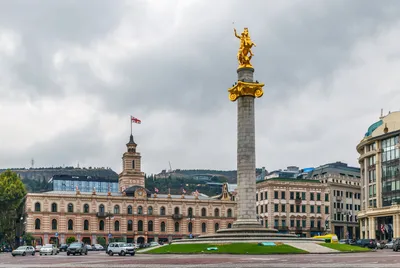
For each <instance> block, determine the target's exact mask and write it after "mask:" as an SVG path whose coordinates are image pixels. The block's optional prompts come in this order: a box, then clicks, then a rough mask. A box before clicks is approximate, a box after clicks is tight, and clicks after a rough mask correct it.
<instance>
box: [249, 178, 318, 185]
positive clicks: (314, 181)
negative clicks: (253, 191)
mask: <svg viewBox="0 0 400 268" xmlns="http://www.w3.org/2000/svg"><path fill="white" fill-rule="evenodd" d="M268 181H281V182H298V183H317V184H321V182H320V181H319V180H311V179H295V178H282V177H277V178H270V179H267V180H263V181H258V182H257V183H262V182H268Z"/></svg>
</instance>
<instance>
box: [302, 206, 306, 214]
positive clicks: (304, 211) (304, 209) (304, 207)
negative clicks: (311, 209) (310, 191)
mask: <svg viewBox="0 0 400 268" xmlns="http://www.w3.org/2000/svg"><path fill="white" fill-rule="evenodd" d="M301 212H302V213H307V211H306V205H301Z"/></svg>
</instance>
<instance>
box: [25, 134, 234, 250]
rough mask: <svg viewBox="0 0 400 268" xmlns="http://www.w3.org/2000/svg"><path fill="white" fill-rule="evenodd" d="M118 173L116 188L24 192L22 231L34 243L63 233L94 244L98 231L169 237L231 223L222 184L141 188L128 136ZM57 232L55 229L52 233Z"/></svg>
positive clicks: (129, 237)
mask: <svg viewBox="0 0 400 268" xmlns="http://www.w3.org/2000/svg"><path fill="white" fill-rule="evenodd" d="M127 149H128V150H127V152H125V153H124V155H123V157H122V160H123V171H122V172H121V174H120V177H119V183H120V184H121V185H122V186H120V187H121V192H120V193H112V194H111V193H110V192H109V193H99V192H96V190H95V189H93V191H92V192H80V191H79V189H77V190H76V191H74V192H67V191H51V192H45V193H30V194H28V195H27V197H26V204H25V209H26V223H27V224H26V232H29V233H32V234H33V236H34V237H35V238H36V239H37V243H39V244H43V243H49V242H53V243H56V242H57V243H65V242H66V240H67V238H68V237H74V238H75V239H76V240H78V241H84V242H85V243H89V244H94V243H96V242H97V240H98V237H104V238H105V239H106V241H107V242H108V236H109V234H111V237H112V238H113V239H118V240H121V241H129V242H139V243H144V242H150V241H158V240H163V241H170V240H172V239H176V238H183V237H187V236H189V235H190V234H192V235H194V236H199V235H203V234H204V235H205V234H213V233H215V232H216V230H218V229H220V228H231V227H232V224H233V222H234V221H235V219H236V218H235V217H236V215H237V211H236V202H234V201H233V200H234V199H233V196H232V195H231V194H230V193H229V192H228V191H227V187H226V185H224V186H223V190H222V194H221V195H219V196H216V197H212V198H210V197H205V196H202V195H169V194H157V193H151V192H150V191H149V190H148V189H145V188H144V174H143V172H141V168H140V154H139V153H138V152H136V144H135V143H134V142H133V137H131V139H130V142H129V143H128V144H127ZM56 234H57V235H58V236H57V237H56Z"/></svg>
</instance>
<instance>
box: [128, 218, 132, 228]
mask: <svg viewBox="0 0 400 268" xmlns="http://www.w3.org/2000/svg"><path fill="white" fill-rule="evenodd" d="M128 231H133V222H132V220H129V221H128Z"/></svg>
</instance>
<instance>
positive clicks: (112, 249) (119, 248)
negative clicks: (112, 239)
mask: <svg viewBox="0 0 400 268" xmlns="http://www.w3.org/2000/svg"><path fill="white" fill-rule="evenodd" d="M135 252H136V251H135V248H134V247H133V245H132V244H126V243H122V242H116V243H110V244H109V245H108V247H107V253H108V255H110V256H112V255H114V254H118V255H120V256H125V255H126V254H130V255H131V256H134V255H135Z"/></svg>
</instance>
